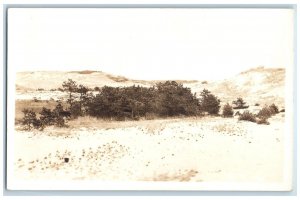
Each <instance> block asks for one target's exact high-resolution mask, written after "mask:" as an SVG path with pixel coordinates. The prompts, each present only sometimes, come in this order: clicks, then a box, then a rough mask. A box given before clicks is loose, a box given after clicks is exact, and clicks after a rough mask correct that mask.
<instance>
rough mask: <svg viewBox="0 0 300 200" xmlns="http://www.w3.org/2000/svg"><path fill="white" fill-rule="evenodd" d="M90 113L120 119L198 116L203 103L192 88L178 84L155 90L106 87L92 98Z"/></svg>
mask: <svg viewBox="0 0 300 200" xmlns="http://www.w3.org/2000/svg"><path fill="white" fill-rule="evenodd" d="M89 99H90V101H88V103H87V113H88V114H89V115H91V116H95V117H101V118H114V119H117V120H125V119H135V120H137V119H139V118H140V117H146V116H149V114H150V115H152V116H153V115H157V116H179V115H185V116H190V115H196V114H197V113H198V111H199V101H198V99H197V98H196V96H195V95H194V94H192V93H191V91H190V89H189V88H185V87H183V86H182V84H178V83H177V82H175V81H167V82H165V83H158V84H157V85H156V86H155V87H150V88H145V87H140V86H131V87H123V88H120V87H109V86H104V87H103V88H102V89H101V91H100V93H99V94H97V95H96V96H92V97H91V98H89Z"/></svg>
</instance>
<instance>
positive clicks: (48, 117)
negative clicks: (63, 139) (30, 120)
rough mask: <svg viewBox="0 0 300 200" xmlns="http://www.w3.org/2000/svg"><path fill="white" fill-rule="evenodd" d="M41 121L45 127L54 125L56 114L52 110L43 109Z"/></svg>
mask: <svg viewBox="0 0 300 200" xmlns="http://www.w3.org/2000/svg"><path fill="white" fill-rule="evenodd" d="M40 121H41V123H42V125H43V126H49V125H53V124H54V123H55V116H54V113H53V112H52V111H51V110H50V109H47V108H45V107H43V108H42V111H41V112H40Z"/></svg>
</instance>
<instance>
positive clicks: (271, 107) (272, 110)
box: [269, 103, 279, 115]
mask: <svg viewBox="0 0 300 200" xmlns="http://www.w3.org/2000/svg"><path fill="white" fill-rule="evenodd" d="M269 109H270V112H271V113H272V114H273V115H275V114H277V113H279V109H278V107H277V106H276V105H275V104H274V103H273V104H272V105H270V106H269Z"/></svg>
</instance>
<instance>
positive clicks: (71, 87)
mask: <svg viewBox="0 0 300 200" xmlns="http://www.w3.org/2000/svg"><path fill="white" fill-rule="evenodd" d="M62 87H63V91H65V92H68V94H69V98H68V99H67V102H68V104H69V105H70V107H72V105H73V102H74V100H75V96H74V93H76V92H77V91H78V87H77V84H76V82H75V81H73V80H72V79H68V81H65V82H63V84H62Z"/></svg>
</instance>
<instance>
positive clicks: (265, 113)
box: [257, 106, 272, 119]
mask: <svg viewBox="0 0 300 200" xmlns="http://www.w3.org/2000/svg"><path fill="white" fill-rule="evenodd" d="M271 116H272V111H271V109H270V107H269V106H265V107H263V108H262V109H261V110H260V111H259V112H258V113H257V117H258V118H260V119H262V118H270V117H271Z"/></svg>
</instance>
